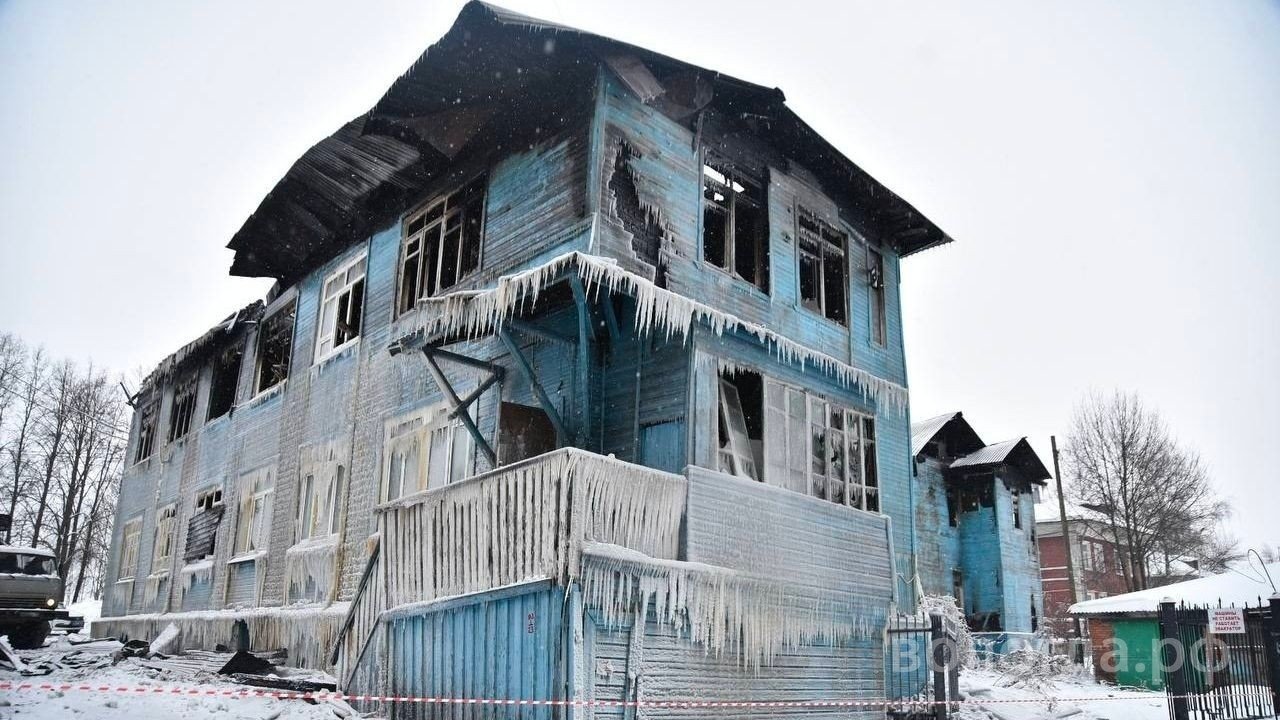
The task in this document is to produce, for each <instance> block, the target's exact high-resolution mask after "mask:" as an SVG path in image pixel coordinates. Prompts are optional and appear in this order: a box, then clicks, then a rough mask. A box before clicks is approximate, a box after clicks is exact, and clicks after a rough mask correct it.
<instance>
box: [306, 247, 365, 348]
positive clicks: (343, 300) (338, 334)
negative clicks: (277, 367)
mask: <svg viewBox="0 0 1280 720" xmlns="http://www.w3.org/2000/svg"><path fill="white" fill-rule="evenodd" d="M368 260H369V255H368V253H361V254H360V255H359V256H357V257H355V258H352V259H351V260H350V261H349V262H346V263H344V264H343V265H342V266H341V267H339V268H338V269H337V270H334V271H333V272H331V273H329V274H328V275H326V276H325V279H324V283H323V284H321V286H320V309H319V315H318V322H317V323H316V350H315V362H316V363H320V362H324V361H325V360H327V359H328V358H331V357H333V356H334V355H337V354H338V353H340V352H342V351H343V350H345V349H347V348H348V347H351V346H352V345H354V344H355V343H356V342H357V341H358V340H359V339H360V330H361V325H362V321H363V318H364V293H365V276H366V274H367V269H368Z"/></svg>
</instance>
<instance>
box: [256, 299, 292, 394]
mask: <svg viewBox="0 0 1280 720" xmlns="http://www.w3.org/2000/svg"><path fill="white" fill-rule="evenodd" d="M297 305H298V304H297V300H290V301H289V303H288V304H286V305H285V306H284V307H282V308H280V309H279V310H277V311H275V312H273V313H271V315H270V316H269V317H267V318H266V319H264V320H263V321H262V324H261V325H260V326H259V327H258V365H257V370H258V371H257V379H256V380H255V382H254V388H253V389H254V392H255V393H260V392H263V391H264V390H269V389H271V388H273V387H275V386H276V385H279V384H280V383H282V382H284V381H285V379H286V378H288V377H289V362H290V360H291V358H292V357H293V321H294V316H295V315H296V314H297Z"/></svg>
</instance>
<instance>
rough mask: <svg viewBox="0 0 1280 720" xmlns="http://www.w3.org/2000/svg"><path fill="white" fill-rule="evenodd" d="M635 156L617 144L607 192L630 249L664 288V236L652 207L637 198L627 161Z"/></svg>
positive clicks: (633, 152)
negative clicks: (628, 235) (629, 242)
mask: <svg viewBox="0 0 1280 720" xmlns="http://www.w3.org/2000/svg"><path fill="white" fill-rule="evenodd" d="M636 157H637V155H636V152H635V151H634V150H633V149H632V148H631V145H630V144H629V143H627V142H625V141H623V142H620V143H619V144H618V154H617V157H616V158H615V159H614V163H613V175H612V176H611V177H610V178H609V191H610V192H612V193H613V214H614V216H615V217H617V218H618V220H619V221H621V222H622V227H623V228H625V229H626V231H627V232H629V233H631V250H632V251H633V252H635V254H636V257H637V258H639V259H640V260H642V261H644V262H646V263H648V264H649V265H651V266H653V268H654V283H655V284H656V285H657V286H658V287H666V284H667V278H666V275H667V268H666V261H665V259H664V258H663V257H662V241H663V237H664V233H663V229H662V223H661V222H660V221H659V218H658V214H657V213H656V212H654V210H653V209H652V208H649V207H645V206H644V205H643V204H642V203H641V201H640V193H639V191H638V190H637V188H636V177H635V170H634V169H633V168H632V166H631V163H632V160H634V159H635V158H636Z"/></svg>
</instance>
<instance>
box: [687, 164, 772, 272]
mask: <svg viewBox="0 0 1280 720" xmlns="http://www.w3.org/2000/svg"><path fill="white" fill-rule="evenodd" d="M701 168H702V169H701V173H700V182H699V185H700V187H701V188H702V201H701V203H700V204H701V208H702V243H701V246H700V247H701V252H702V261H703V262H704V263H706V264H707V265H709V266H710V267H712V268H715V269H716V270H719V271H720V272H724V273H726V274H728V275H731V276H733V277H734V278H737V279H739V280H742V281H744V282H746V283H749V284H750V285H752V286H753V287H755V288H756V289H757V290H759V291H760V292H763V293H764V294H766V295H772V294H773V293H772V287H771V279H770V277H771V273H770V261H771V260H772V258H771V253H770V245H769V236H770V233H769V192H768V188H769V177H768V172H767V170H766V172H765V173H764V174H763V176H760V175H758V174H755V173H753V172H752V171H750V170H749V169H747V168H743V167H741V166H738V165H734V164H733V163H730V162H727V161H725V160H723V159H721V158H719V157H716V156H715V155H713V154H711V153H709V152H707V151H705V150H704V151H703V157H702V163H701ZM751 191H754V192H751ZM756 194H758V197H752V195H756ZM739 205H741V206H743V207H746V208H751V209H754V210H755V211H757V212H758V214H759V218H758V227H757V228H756V230H755V233H754V235H755V236H754V237H752V238H747V239H746V240H745V241H747V242H750V243H751V245H752V251H753V252H752V254H753V255H754V257H755V259H756V260H755V268H754V272H753V275H754V277H747V276H746V275H744V274H742V273H741V272H739V268H738V252H739V237H738V234H739V233H738V225H739V220H740V219H741V218H740V217H739V216H742V217H744V218H745V217H747V214H746V213H743V212H740V211H739V209H738V208H739ZM711 213H719V214H722V215H723V228H724V237H723V239H722V242H723V246H722V247H720V248H719V253H718V255H719V256H720V258H721V259H722V260H723V264H721V263H718V262H716V261H715V260H714V259H713V256H712V254H711V253H709V252H708V249H709V248H711V247H712V244H711V243H712V238H711V237H710V235H709V232H710V227H711V224H710V223H708V222H707V217H708V215H709V214H711Z"/></svg>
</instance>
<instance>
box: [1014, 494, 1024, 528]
mask: <svg viewBox="0 0 1280 720" xmlns="http://www.w3.org/2000/svg"><path fill="white" fill-rule="evenodd" d="M1013 526H1014V527H1015V528H1017V529H1018V530H1021V529H1022V493H1019V492H1018V491H1017V490H1014V491H1013Z"/></svg>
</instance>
